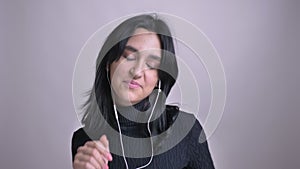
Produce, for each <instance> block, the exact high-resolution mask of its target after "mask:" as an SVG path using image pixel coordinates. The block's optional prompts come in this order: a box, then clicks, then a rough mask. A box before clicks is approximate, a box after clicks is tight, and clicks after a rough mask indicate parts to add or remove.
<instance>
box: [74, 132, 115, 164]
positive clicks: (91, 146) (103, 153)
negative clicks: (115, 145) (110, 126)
mask: <svg viewBox="0 0 300 169" xmlns="http://www.w3.org/2000/svg"><path fill="white" fill-rule="evenodd" d="M108 161H112V155H111V154H110V152H109V142H108V140H107V137H106V135H102V136H101V138H100V139H99V140H98V141H88V142H86V143H85V144H84V146H81V147H79V148H78V149H77V153H76V155H75V158H74V162H73V168H74V169H108V165H107V164H108Z"/></svg>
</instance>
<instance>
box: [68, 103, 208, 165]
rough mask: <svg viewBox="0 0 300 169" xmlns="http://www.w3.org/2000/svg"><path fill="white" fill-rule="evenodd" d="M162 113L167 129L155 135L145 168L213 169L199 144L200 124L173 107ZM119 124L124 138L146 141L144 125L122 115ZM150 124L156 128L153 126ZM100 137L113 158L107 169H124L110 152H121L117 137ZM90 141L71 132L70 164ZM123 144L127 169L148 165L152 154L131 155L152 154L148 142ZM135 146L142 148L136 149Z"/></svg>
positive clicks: (118, 157)
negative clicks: (107, 141) (164, 114)
mask: <svg viewBox="0 0 300 169" xmlns="http://www.w3.org/2000/svg"><path fill="white" fill-rule="evenodd" d="M143 106H144V105H143ZM125 110H126V109H125ZM174 112H177V113H174ZM141 113H143V112H141ZM165 113H166V114H167V119H166V120H168V123H169V126H168V129H167V130H166V131H164V132H156V133H155V132H154V135H157V136H161V135H162V137H161V138H160V139H157V140H156V141H155V139H154V156H153V160H152V162H151V164H150V165H149V166H147V167H146V168H147V169H182V168H186V169H214V165H213V161H212V158H211V155H210V152H209V148H208V144H207V142H206V141H205V142H202V143H201V140H202V139H200V140H199V138H200V133H201V131H202V127H201V125H200V123H199V121H198V120H197V119H196V118H195V117H194V116H193V115H191V114H188V113H185V112H182V111H179V110H178V108H177V107H174V106H167V107H166V111H165ZM158 119H159V118H158ZM119 121H120V126H121V130H122V134H123V135H127V136H130V137H133V138H148V136H149V135H148V132H147V125H146V123H142V122H141V123H140V122H133V121H132V119H130V120H129V119H127V118H125V117H124V116H122V114H119ZM151 124H152V125H155V123H151ZM116 131H117V130H116ZM117 132H118V131H117ZM102 134H106V135H107V136H108V140H109V142H110V150H111V154H112V156H113V161H111V162H109V163H108V165H109V168H110V169H123V168H126V167H125V162H124V159H123V156H121V154H120V153H114V152H113V151H114V150H120V140H119V139H118V137H113V136H110V135H109V134H108V133H107V132H106V131H104V132H102ZM102 134H101V135H102ZM152 136H153V135H152ZM123 138H124V137H123ZM158 138H159V137H158ZM90 140H92V139H91V138H90V137H89V136H88V134H86V132H85V130H84V128H80V129H78V130H77V131H75V132H74V134H73V137H72V156H73V160H74V156H75V154H76V152H77V149H78V147H79V146H83V145H84V144H85V142H87V141H90ZM123 143H124V149H125V154H126V156H130V157H126V159H127V162H128V166H129V169H133V168H137V167H140V166H143V165H145V164H147V163H148V162H149V160H150V156H151V153H146V154H145V155H142V158H139V157H141V154H139V153H137V154H139V155H137V154H134V152H142V151H143V152H151V146H150V145H151V144H150V142H147V141H146V142H141V143H140V142H139V141H138V142H137V143H132V142H131V141H126V140H123ZM138 144H141V145H140V146H139V145H138ZM141 147H142V148H141ZM142 149H143V150H142ZM115 152H116V151H115ZM119 152H120V151H119ZM131 152H133V153H131ZM117 154H119V155H117Z"/></svg>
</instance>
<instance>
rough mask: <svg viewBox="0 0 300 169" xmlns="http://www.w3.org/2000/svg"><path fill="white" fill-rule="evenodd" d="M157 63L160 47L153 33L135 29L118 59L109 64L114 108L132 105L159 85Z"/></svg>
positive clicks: (159, 57) (158, 62)
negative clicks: (114, 102) (115, 106)
mask: <svg viewBox="0 0 300 169" xmlns="http://www.w3.org/2000/svg"><path fill="white" fill-rule="evenodd" d="M160 60H161V46H160V41H159V38H158V36H157V35H156V33H153V32H149V31H148V30H146V29H143V28H138V29H136V31H135V32H134V34H133V36H132V37H131V38H129V40H128V42H127V44H126V47H125V50H124V52H123V54H122V56H121V57H120V59H119V60H118V61H115V62H113V63H112V64H111V65H110V79H111V86H112V89H113V92H114V96H115V101H116V104H117V105H121V106H129V105H133V104H136V103H138V102H140V101H141V100H143V99H144V98H146V97H147V96H149V95H150V93H151V92H152V91H153V89H154V87H155V86H156V84H157V82H158V73H157V68H158V67H159V65H160Z"/></svg>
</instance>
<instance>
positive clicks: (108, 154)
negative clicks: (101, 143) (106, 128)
mask: <svg viewBox="0 0 300 169" xmlns="http://www.w3.org/2000/svg"><path fill="white" fill-rule="evenodd" d="M107 158H108V159H109V161H111V160H112V156H111V154H110V153H107Z"/></svg>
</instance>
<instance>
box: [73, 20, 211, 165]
mask: <svg viewBox="0 0 300 169" xmlns="http://www.w3.org/2000/svg"><path fill="white" fill-rule="evenodd" d="M177 75H178V67H177V61H176V57H175V50H174V44H173V38H172V36H171V33H170V30H169V28H168V26H167V24H166V23H165V22H164V21H162V20H161V19H158V18H157V16H156V15H155V16H152V15H139V16H135V17H132V18H129V19H127V20H126V21H124V22H123V23H121V24H120V25H119V26H118V27H117V28H115V29H114V30H113V31H112V32H111V34H110V35H109V36H108V37H107V39H106V41H105V43H104V44H103V46H102V48H101V50H100V52H99V56H98V58H97V69H96V77H95V82H94V85H93V89H92V90H91V93H90V95H89V99H88V101H87V102H86V104H85V105H84V110H85V113H84V117H83V119H82V123H83V124H84V127H83V128H81V129H79V130H77V131H76V132H74V135H73V138H72V154H73V168H74V169H96V168H113V169H114V168H117V169H120V168H130V169H132V168H156V169H157V168H163V169H169V168H170V169H171V168H172V169H176V168H178V169H181V168H202V169H212V168H214V165H213V161H212V158H211V156H210V152H209V149H208V145H207V142H204V143H199V141H198V140H199V137H200V132H201V130H202V127H201V126H200V124H199V122H198V121H197V120H196V118H195V117H194V116H193V115H191V114H188V113H185V112H182V111H180V110H179V108H178V107H177V106H169V105H165V101H166V97H167V96H168V94H169V92H170V90H171V88H172V87H173V85H174V83H175V81H176V78H177Z"/></svg>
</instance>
